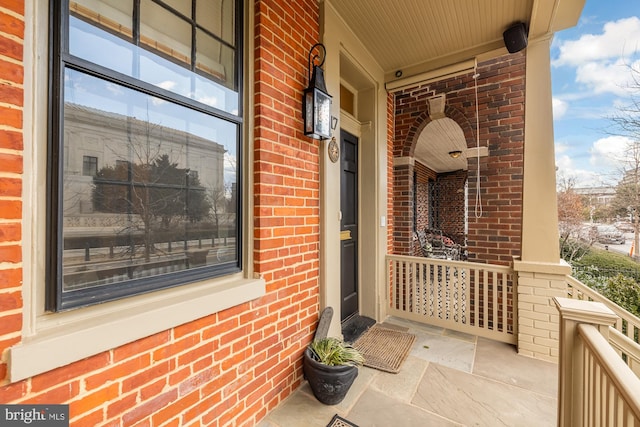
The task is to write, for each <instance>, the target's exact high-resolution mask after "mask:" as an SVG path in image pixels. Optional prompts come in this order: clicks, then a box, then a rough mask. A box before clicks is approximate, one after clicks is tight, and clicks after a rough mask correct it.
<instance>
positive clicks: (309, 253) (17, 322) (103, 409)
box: [0, 0, 319, 426]
mask: <svg viewBox="0 0 640 427" xmlns="http://www.w3.org/2000/svg"><path fill="white" fill-rule="evenodd" d="M255 4H256V10H255V18H256V21H255V22H256V28H255V39H254V40H253V41H252V40H249V41H248V42H249V43H254V48H255V50H254V51H255V81H256V84H255V102H253V103H252V105H253V113H254V114H255V129H254V133H255V141H254V145H255V152H254V155H255V159H254V188H253V192H252V193H253V194H252V196H253V197H254V199H253V201H254V205H255V208H254V223H253V227H252V228H251V229H250V232H253V233H254V238H255V242H254V248H253V250H254V268H255V271H256V272H257V273H259V274H261V275H262V276H263V277H264V278H265V279H266V281H267V294H266V295H265V296H264V297H262V298H260V299H258V300H255V301H252V302H249V303H245V304H242V305H239V306H236V307H233V308H231V309H228V310H225V311H222V312H219V313H216V314H213V315H211V316H208V317H206V318H202V319H199V320H197V321H194V322H191V323H188V324H185V325H182V326H179V327H176V328H174V329H171V330H167V331H164V332H161V333H158V334H155V335H153V336H150V337H147V338H144V339H141V340H139V341H136V342H132V343H130V344H127V345H124V346H122V347H119V348H114V349H112V350H110V351H107V352H104V353H101V354H97V355H94V356H92V357H90V358H88V359H85V360H82V361H79V362H76V363H72V364H70V365H68V366H64V367H62V368H59V369H55V370H53V371H50V372H47V373H44V374H41V375H38V376H36V377H33V378H29V379H27V380H24V381H19V382H15V383H12V384H8V381H7V378H6V377H7V368H6V351H5V350H6V349H7V348H8V347H10V346H12V345H14V344H16V343H18V342H20V341H21V339H22V338H21V328H22V325H21V321H22V309H23V303H22V300H21V294H22V293H21V287H22V264H21V262H22V255H21V254H22V248H21V245H22V241H21V228H20V227H21V220H22V217H21V215H22V212H21V210H22V185H21V182H22V181H21V176H22V144H23V142H22V141H23V133H22V128H23V125H22V106H23V98H24V97H23V94H22V91H23V65H22V57H23V39H24V18H23V15H24V1H23V0H0V166H1V167H0V222H1V225H0V402H2V403H9V402H10V403H21V402H22V403H69V404H70V412H71V418H72V420H71V421H72V422H71V424H72V425H74V426H91V425H113V426H116V425H138V426H148V425H174V426H177V425H209V426H223V425H236V426H252V425H255V424H257V423H258V421H259V420H260V419H262V418H263V417H264V416H265V415H266V413H267V412H268V411H269V410H271V409H273V408H274V407H275V406H276V405H278V404H279V403H280V402H281V401H282V400H283V399H284V398H286V397H287V396H288V395H289V394H290V393H291V392H292V391H293V390H294V389H295V388H297V387H298V385H299V384H300V382H301V381H302V365H301V355H302V351H303V348H304V347H305V346H306V345H307V344H308V342H309V341H310V340H311V337H312V333H313V330H314V328H315V324H316V321H317V317H318V311H319V304H318V286H319V283H318V269H319V144H318V143H317V142H315V141H312V140H310V139H308V138H305V137H304V136H303V135H302V132H301V130H302V117H301V113H300V111H301V93H302V89H303V87H304V86H306V83H307V81H306V79H307V75H306V67H307V53H308V49H309V47H310V46H312V45H313V44H314V43H316V42H317V41H318V37H319V27H318V22H319V12H318V4H317V2H316V1H315V0H292V1H275V0H274V1H256V3H255Z"/></svg>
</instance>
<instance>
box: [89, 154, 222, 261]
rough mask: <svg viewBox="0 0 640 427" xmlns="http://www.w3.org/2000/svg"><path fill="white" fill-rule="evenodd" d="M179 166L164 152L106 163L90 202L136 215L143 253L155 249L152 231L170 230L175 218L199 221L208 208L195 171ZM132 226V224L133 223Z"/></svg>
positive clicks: (97, 208) (104, 209)
mask: <svg viewBox="0 0 640 427" xmlns="http://www.w3.org/2000/svg"><path fill="white" fill-rule="evenodd" d="M187 170H188V169H183V168H179V167H178V165H177V163H173V162H171V161H170V159H169V156H168V155H167V154H161V155H159V156H158V157H156V158H154V159H152V160H151V161H150V162H149V163H129V162H121V163H119V164H117V165H116V166H115V167H113V166H106V167H104V168H102V169H100V171H98V173H97V176H96V177H95V179H94V185H95V187H94V190H93V203H94V209H95V211H97V212H105V213H120V214H122V213H131V214H135V215H138V216H139V217H140V220H141V222H142V224H141V226H140V227H137V228H141V230H139V231H141V232H142V233H143V235H144V254H145V258H146V259H149V256H150V254H151V253H153V252H154V246H153V243H154V242H153V239H152V231H153V230H154V229H156V230H161V231H169V230H171V226H172V224H173V222H175V220H180V219H186V220H187V221H190V222H196V221H201V220H202V219H204V218H205V217H206V216H207V215H208V214H209V210H210V209H211V204H210V203H209V202H208V201H207V198H206V194H205V188H204V187H202V186H201V185H200V181H199V180H198V177H197V175H196V174H194V175H195V176H189V174H187ZM185 177H188V179H185ZM132 227H135V225H132Z"/></svg>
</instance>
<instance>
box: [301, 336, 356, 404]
mask: <svg viewBox="0 0 640 427" xmlns="http://www.w3.org/2000/svg"><path fill="white" fill-rule="evenodd" d="M363 362H364V358H363V357H362V354H360V352H359V351H358V350H357V349H355V348H354V347H353V346H351V345H349V344H347V343H345V342H343V341H341V340H339V339H337V338H322V339H319V340H315V341H313V342H312V343H311V344H310V345H309V346H308V347H307V349H306V350H305V352H304V374H305V376H306V377H307V380H308V381H309V386H310V387H311V391H312V392H313V395H314V396H315V397H316V399H318V400H319V401H320V402H322V403H324V404H326V405H336V404H338V403H340V402H342V400H343V399H344V398H345V396H346V395H347V392H348V391H349V388H350V387H351V385H352V384H353V381H354V380H355V379H356V377H357V376H358V366H361V365H362V363H363Z"/></svg>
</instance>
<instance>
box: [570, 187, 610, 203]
mask: <svg viewBox="0 0 640 427" xmlns="http://www.w3.org/2000/svg"><path fill="white" fill-rule="evenodd" d="M573 191H574V192H575V193H576V194H579V195H581V196H584V197H585V198H586V199H587V200H588V201H589V203H588V206H591V207H594V208H597V207H600V206H609V205H611V202H612V201H613V199H614V198H615V197H616V189H615V187H583V188H574V189H573Z"/></svg>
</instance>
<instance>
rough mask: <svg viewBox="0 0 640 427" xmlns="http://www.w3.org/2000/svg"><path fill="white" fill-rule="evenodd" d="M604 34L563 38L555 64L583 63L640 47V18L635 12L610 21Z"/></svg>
mask: <svg viewBox="0 0 640 427" xmlns="http://www.w3.org/2000/svg"><path fill="white" fill-rule="evenodd" d="M602 30H603V32H602V34H584V35H582V36H581V37H580V38H579V39H578V40H568V41H564V42H560V44H559V49H560V56H559V58H558V59H557V60H556V61H554V65H557V66H560V65H572V66H580V65H582V64H585V63H587V62H591V61H601V60H606V59H610V58H619V57H625V56H629V55H632V54H634V53H636V52H637V51H638V49H640V18H637V17H635V16H632V17H629V18H623V19H620V20H618V21H613V22H607V23H606V24H605V25H604V26H603V29H602Z"/></svg>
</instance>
